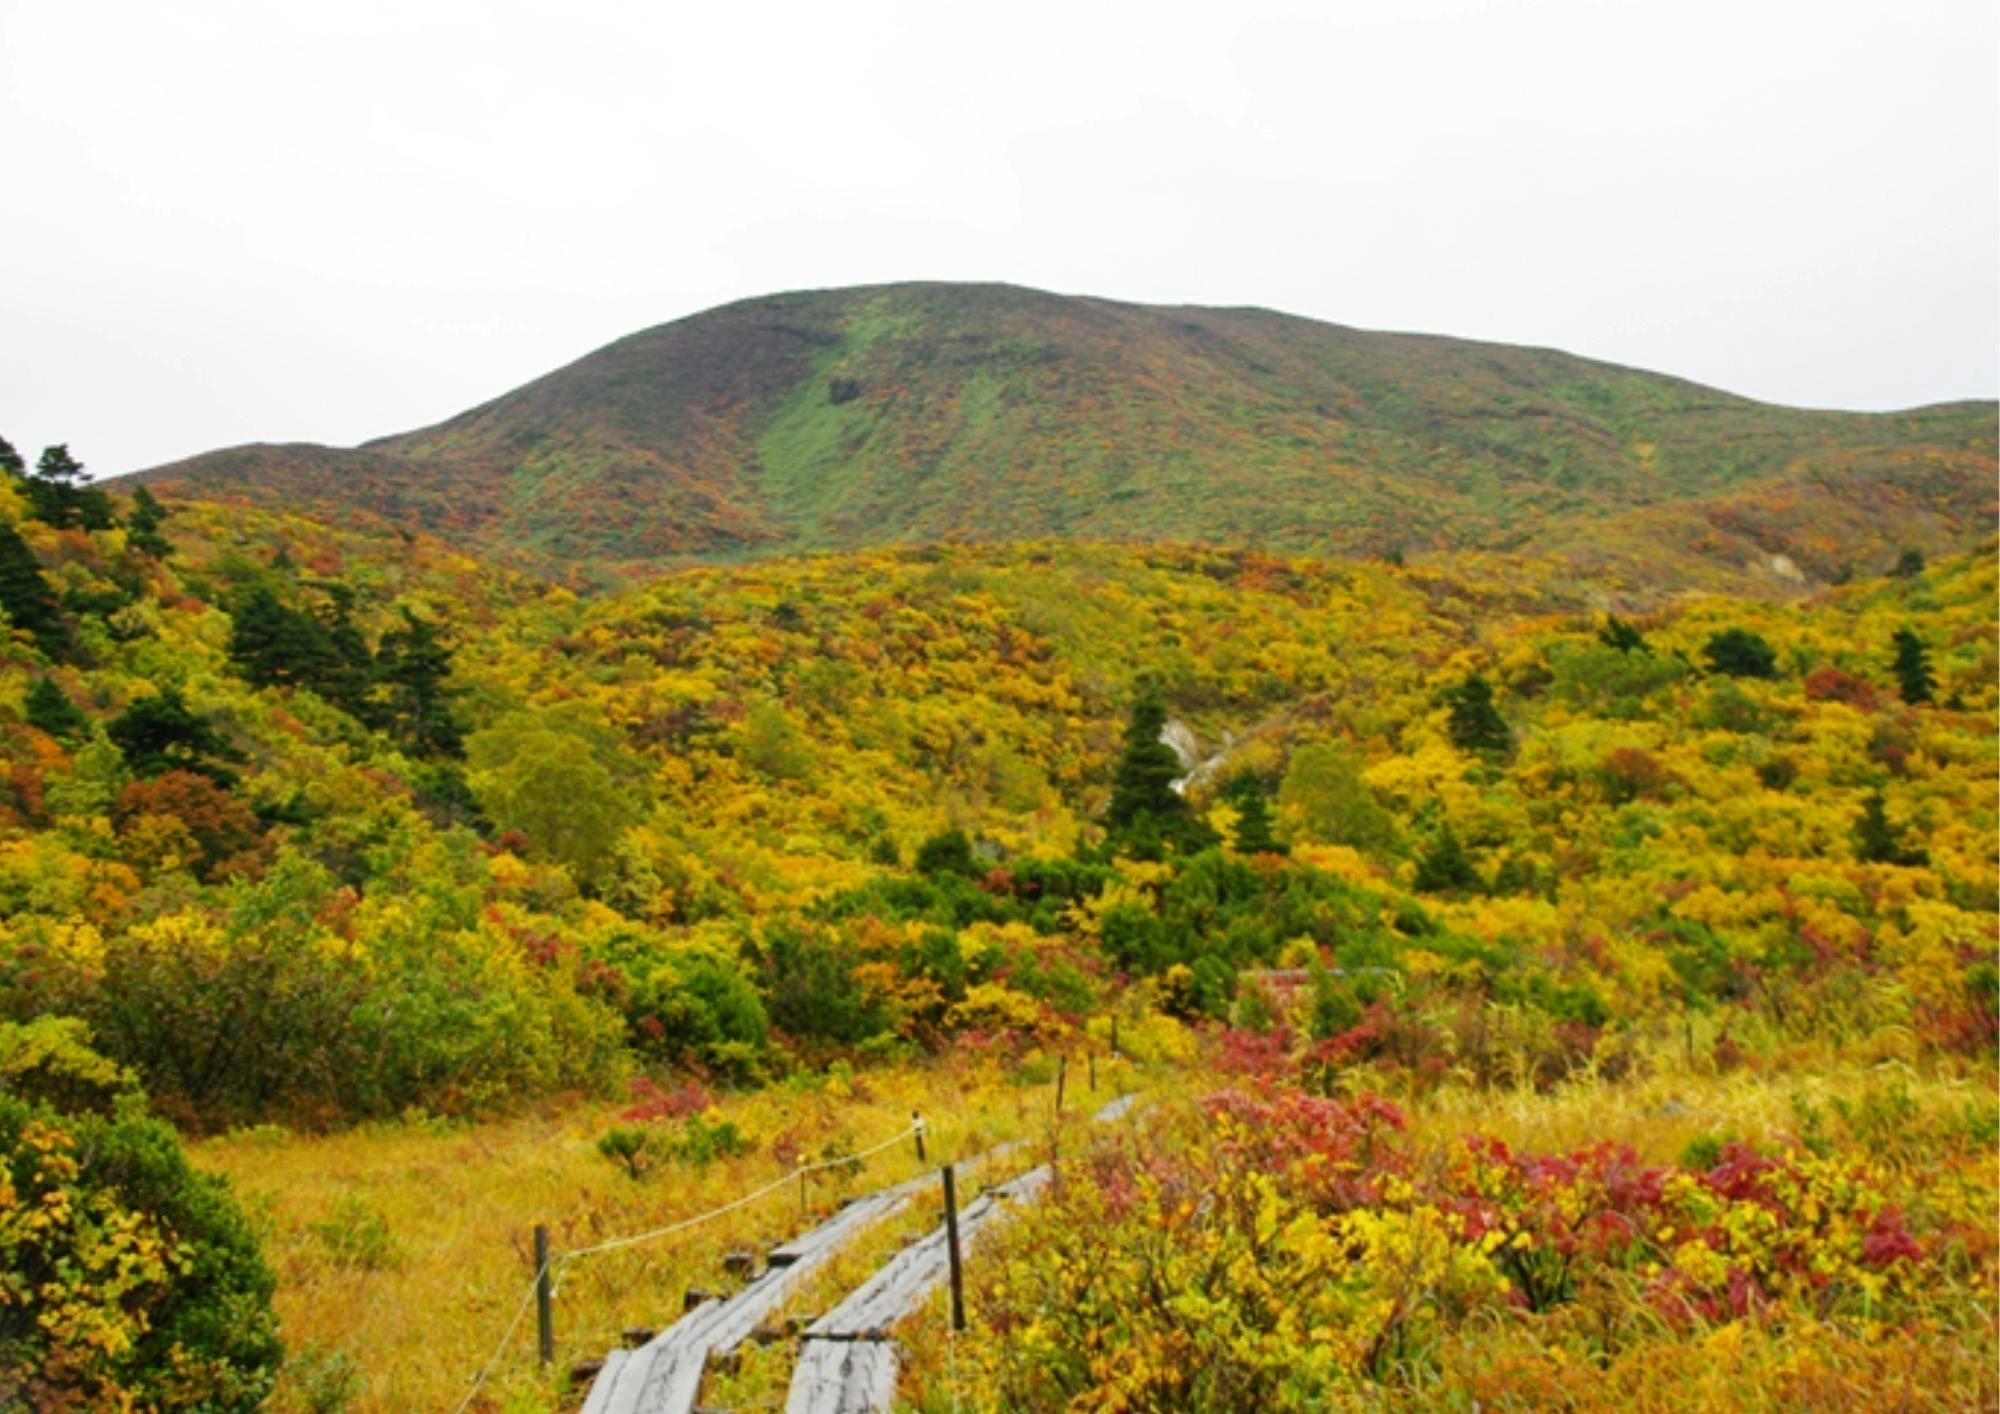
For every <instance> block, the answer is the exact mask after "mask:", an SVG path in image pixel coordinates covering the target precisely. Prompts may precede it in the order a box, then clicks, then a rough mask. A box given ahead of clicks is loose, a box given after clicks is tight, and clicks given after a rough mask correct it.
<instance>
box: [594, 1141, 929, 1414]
mask: <svg viewBox="0 0 2000 1414" xmlns="http://www.w3.org/2000/svg"><path fill="white" fill-rule="evenodd" d="M929 1181H930V1175H929V1174H925V1175H924V1176H923V1177H922V1178H918V1179H912V1180H911V1181H909V1182H908V1183H903V1184H899V1185H897V1186H896V1187H894V1188H888V1189H884V1190H882V1191H881V1192H879V1193H871V1194H869V1195H868V1196H866V1197H865V1198H857V1199H855V1200H854V1201H853V1202H852V1203H849V1204H848V1205H847V1206H846V1207H844V1208H842V1209H841V1210H840V1211H839V1212H837V1213H835V1214H834V1215H833V1216H832V1217H831V1218H828V1219H827V1220H826V1221H825V1222H823V1223H821V1224H820V1225H819V1226H818V1227H816V1228H814V1229H813V1230H812V1231H811V1232H808V1233H806V1234H805V1235H804V1236H802V1237H798V1238H794V1239H793V1240H792V1241H790V1242H788V1243H786V1244H785V1245H784V1246H782V1247H779V1248H777V1249H775V1250H774V1251H773V1252H772V1253H771V1257H770V1265H769V1266H768V1267H766V1268H765V1270H764V1272H763V1274H762V1275H761V1276H759V1277H757V1278H756V1279H755V1280H754V1281H752V1282H750V1284H749V1285H747V1286H745V1287H744V1288H743V1289H742V1290H741V1291H739V1292H737V1293H736V1294H735V1295H734V1296H731V1297H729V1298H728V1299H727V1300H723V1299H719V1298H718V1299H711V1300H708V1301H704V1302H702V1303H701V1304H700V1305H699V1306H696V1307H695V1308H694V1309H693V1310H691V1311H689V1312H688V1313H687V1314H686V1315H684V1316H682V1317H681V1319H680V1320H678V1321H676V1322H674V1324H673V1325H672V1326H670V1327H668V1328H667V1329H666V1330H664V1331H662V1332H661V1333H660V1334H659V1335H657V1336H655V1337H654V1338H653V1339H652V1340H650V1341H648V1342H646V1344H644V1345H642V1346H640V1347H639V1348H638V1349H637V1350H614V1351H612V1352H611V1354H610V1355H608V1356H606V1357H605V1361H604V1368H603V1369H601V1370H600V1371H598V1374H597V1379H596V1380H595V1381H594V1382H593V1383H592V1384H591V1387H590V1397H589V1399H587V1400H586V1401H585V1402H584V1406H583V1409H584V1414H686V1412H687V1411H688V1410H690V1409H692V1408H694V1402H695V1399H696V1397H697V1396H698V1395H699V1394H700V1392H701V1380H702V1375H703V1373H704V1372H705V1371H706V1370H707V1368H708V1357H709V1356H710V1355H712V1354H714V1353H716V1352H718V1351H723V1350H733V1349H735V1348H736V1347H737V1346H738V1345H741V1344H742V1343H743V1342H744V1341H746V1340H748V1339H749V1338H750V1334H751V1332H753V1331H755V1330H756V1329H757V1326H758V1323H759V1322H761V1321H763V1320H764V1318H765V1317H766V1316H769V1315H770V1314H771V1313H772V1312H773V1311H775V1310H777V1309H778V1307H780V1306H781V1305H783V1304H784V1301H785V1298H786V1297H787V1296H789V1295H791V1293H792V1291H793V1290H794V1289H795V1288H796V1287H798V1286H799V1285H800V1284H801V1283H803V1282H804V1281H805V1279H806V1278H807V1277H808V1276H810V1275H811V1274H812V1273H813V1272H814V1271H816V1270H817V1269H818V1268H820V1267H821V1266H823V1265H824V1264H825V1263H826V1262H827V1261H828V1260H830V1259H831V1258H832V1257H833V1255H834V1254H835V1253H836V1252H838V1251H839V1250H840V1248H842V1247H843V1246H845V1245H846V1244H847V1243H848V1242H849V1241H851V1240H852V1239H853V1238H855V1237H857V1236H859V1235H860V1234H861V1232H862V1231H863V1230H864V1229H865V1228H867V1227H869V1226H870V1225H871V1224H873V1223H875V1222H877V1221H878V1220H880V1219H882V1218H885V1217H887V1216H888V1215H889V1214H890V1213H893V1212H895V1211H896V1210H898V1209H900V1208H902V1207H903V1206H904V1205H905V1204H907V1203H908V1202H909V1201H910V1199H911V1198H913V1197H914V1196H916V1194H917V1192H918V1191H919V1190H920V1189H922V1188H923V1187H924V1186H925V1184H927V1183H928V1182H929Z"/></svg>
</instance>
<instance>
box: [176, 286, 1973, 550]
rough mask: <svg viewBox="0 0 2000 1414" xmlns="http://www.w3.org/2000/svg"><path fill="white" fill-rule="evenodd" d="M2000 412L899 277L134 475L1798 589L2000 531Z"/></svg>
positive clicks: (847, 531)
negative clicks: (390, 419)
mask: <svg viewBox="0 0 2000 1414" xmlns="http://www.w3.org/2000/svg"><path fill="white" fill-rule="evenodd" d="M1993 427H1994V409H1993V405H1992V404H1989V403H1956V404H1946V405H1940V406H1936V407H1930V408H1922V409H1917V410H1913V411H1910V412H1903V413H1891V414H1859V413H1835V412H1808V411H1800V410H1794V409H1787V408H1779V407H1773V406H1770V405H1767V404H1761V403H1757V402H1753V401H1750V400H1748V399H1745V398H1740V397H1735V396H1732V395H1730V394H1727V393H1722V392H1718V391H1716V390H1714V389H1710V388H1704V387H1701V386H1698V385H1696V384H1693V383H1688V382H1685V381H1682V380H1680V379H1676V378H1670V377H1664V376H1660V375H1657V374H1651V373H1645V372H1639V371H1636V370H1632V369H1626V368H1620V367H1616V366H1613V365H1610V364H1604V363H1596V362H1592V361H1590V360H1588V359H1583V358H1578V357H1575V356H1572V355H1570V354H1565V353H1560V352H1555V351H1552V350H1544V349H1527V348H1515V347H1510V346H1506V345H1498V344H1483V343H1475V342H1469V341H1466V340H1460V339H1450V338H1439V337H1432V336H1425V335H1412V334H1387V333H1374V332H1368V331H1363V330H1357V329H1350V328H1345V327H1342V326H1339V325H1333V324H1325V323H1320V322H1318V321H1315V320H1310V319H1302V318H1298V317H1294V316H1290V315H1284V314H1277V313H1273V312H1270V311H1267V310H1260V309H1210V308H1198V307H1181V306H1151V305H1133V304H1121V303H1116V302H1113V301H1110V300H1101V299H1087V298H1075V297H1068V296H1061V295H1053V294H1046V293H1042V292H1040V291H1035V290H1027V289H1020V288H1016V287H1012V286H1006V285H962V284H905V285H886V286H874V287H866V288H856V289H845V290H824V291H812V292H805V293H797V294H784V295H775V296H771V297H769V298H763V299H753V300H746V301H743V302H741V303H737V304H731V305H726V306H723V307H721V308H718V309H713V310H709V311H707V312H705V313H701V314H697V315H693V316H691V317H689V318H686V319H681V320H677V321H675V322H673V323H671V324H663V325H660V326H658V327H656V328H653V329H648V330H645V331H644V332H642V333H638V334H634V335H631V336H630V337H628V338H625V339H621V340H619V341H618V342H616V343H614V344H611V345H609V346H607V347H605V348H603V349H600V350H598V351H597V352H595V353H592V354H590V355H588V356H586V357H584V358H582V359H579V360H578V361H577V362H575V363H572V364H570V365H569V366H567V367H565V368H562V369H558V370H557V371H555V372H553V373H550V374H548V375H547V376H545V377H543V378H539V379H537V380H536V381H534V382H532V383H529V384H528V385H526V386H525V387H522V388H519V389H516V390H515V391H513V392H511V393H508V394H506V395H504V396H502V397H499V398H496V399H494V400H493V401H491V402H489V403H485V404H483V405H481V406H479V407H476V408H473V409H471V410H470V411H468V412H464V413H461V414H459V415H458V416H457V417H454V418H451V419H450V420H448V421H446V422H442V423H439V424H438V425H437V426H435V427H428V428H424V429H422V430H419V431H415V432H408V433H404V434H401V435H399V436H393V437H386V438H382V439H380V440H378V441H374V442H370V443H368V444H366V445H365V446H363V447H361V448H359V449H352V450H346V449H336V448H327V447H317V446H303V445H295V446H262V445H259V446H250V447H239V448H233V449H230V450H227V451H221V452H213V453H209V454H207V455H204V456H199V457H195V458H193V459H191V460H188V461H183V462H178V463H174V464H172V465H170V466H166V467H160V468H156V469H154V470H152V471H150V472H145V473H141V475H142V476H144V477H146V478H147V479H151V480H164V481H169V482H173V483H178V484H179V485H180V486H181V488H182V489H184V490H186V491H188V492H191V493H194V494H199V495H210V496H212V495H217V494H224V495H230V494H242V495H249V496H254V497H257V498H259V499H276V500H280V501H285V502H292V503H298V504H302V505H303V506H305V507H306V508H318V509H321V510H337V511H341V512H350V513H351V512H354V511H362V512H370V513H375V514H379V515H383V516H386V517H391V518H394V519H395V520H397V521H399V522H401V523H405V524H415V525H417V526H419V527H422V528H425V529H429V530H433V531H436V532H439V533H441V534H444V535H446V536H450V537H453V538H457V539H460V540H463V541H466V542H469V543H472V544H475V545H477V546H479V547H481V548H484V549H487V550H497V551H509V552H514V553H517V554H523V555H526V556H528V557H532V558H534V559H537V560H542V561H544V562H547V561H550V560H557V559H560V560H571V561H576V560H584V561H592V562H601V563H614V564H623V565H627V566H636V565H643V564H650V563H659V562H664V561H670V560H675V559H681V558H690V557H702V558H712V557H719V556H731V557H733V556H740V555H744V554H769V553H783V552H788V551H796V550H808V549H835V548H851V547H857V546H863V545H869V544H879V543H885V542H895V541H923V540H939V539H949V538H961V539H978V540H1016V539H1028V538H1038V537H1071V538H1077V537H1085V538H1096V539H1127V540H1131V539H1176V540H1209V541H1220V542H1227V543H1234V544H1247V545H1255V546H1259V547H1265V548H1271V549H1279V550H1289V551H1327V552H1340V553H1376V554H1379V553H1386V552H1392V551H1404V550H1421V549H1433V548H1436V549H1444V548H1467V547H1477V548H1491V549H1516V550H1520V549H1530V550H1545V551H1552V552H1568V553H1571V554H1575V555H1579V556H1583V557H1586V558H1591V559H1595V560H1598V561H1614V562H1621V563H1624V564H1626V565H1628V566H1634V567H1636V566H1640V565H1642V564H1643V565H1650V566H1653V567H1654V568H1655V569H1656V570H1659V569H1661V568H1662V567H1668V566H1672V565H1675V564H1679V565H1681V566H1682V567H1683V568H1685V567H1687V566H1690V565H1693V566H1700V565H1703V564H1706V565H1708V566H1710V567H1715V566H1721V567H1725V568H1726V569H1728V570H1729V571H1731V572H1741V571H1743V570H1745V568H1746V567H1747V568H1748V569H1749V570H1752V571H1755V572H1758V573H1768V574H1769V575H1772V576H1775V577H1776V578H1777V579H1779V580H1784V579H1800V578H1802V577H1804V576H1806V575H1808V574H1815V575H1830V574H1832V573H1835V572H1836V571H1837V569H1838V567H1839V566H1840V565H1841V564H1842V563H1843V562H1849V561H1856V560H1859V561H1863V562H1866V561H1867V560H1869V559H1870V558H1873V557H1879V556H1881V555H1883V554H1886V553H1889V552H1890V551H1891V550H1892V549H1893V548H1894V547H1895V546H1896V545H1899V544H1903V543H1909V544H1921V545H1926V546H1937V545H1942V544H1948V543H1952V542H1956V541H1960V540H1963V539H1965V538H1967V537H1968V536H1970V535H1972V534H1975V533H1978V532H1980V531H1982V530H1983V529H1985V528H1987V527H1989V526H1990V524H1991V520H1992V515H1993V502H1994V495H1993V488H1994V475H1995V465H1996V462H1995V445H1994V432H1993ZM1651 577H1659V576H1658V575H1655V576H1651ZM1666 577H1670V578H1680V579H1682V580H1685V579H1687V578H1688V577H1689V575H1688V574H1679V575H1672V574H1668V575H1667V576H1666ZM1694 577H1696V578H1699V577H1700V576H1699V575H1698V574H1696V575H1694Z"/></svg>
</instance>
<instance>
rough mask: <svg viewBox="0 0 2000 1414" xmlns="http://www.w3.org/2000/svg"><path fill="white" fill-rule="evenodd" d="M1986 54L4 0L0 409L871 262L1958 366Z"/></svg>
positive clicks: (440, 342) (305, 388) (19, 431)
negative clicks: (4, 205) (4, 204)
mask: <svg viewBox="0 0 2000 1414" xmlns="http://www.w3.org/2000/svg"><path fill="white" fill-rule="evenodd" d="M1997 76H2000V7H1996V6H1995V5H1994V4H1993V3H1992V0H1968V3H1956V0H1906V3H1901V4H1897V5H1883V4H1881V3H1879V0H1877V3H1870V4H1866V5H1862V4H1850V3H1844V0H1807V2H1806V3H1762V2H1761V0H1733V3H1719V4H1711V3H1691V2H1690V0H1677V3H1673V4H1665V3H1658V4H1626V3H1617V0H1579V2H1578V3H1539V2H1535V3H1531V2H1529V0H1521V2H1520V3H1507V4H1477V3H1469V0H1324V3H1317V4H1280V3H1263V0H1256V3H1249V2H1247V0H1212V2H1211V3H1208V4H1202V5H1179V4H1168V3H1162V0H1149V3H1131V4H1126V3H1096V4H1093V3H1089V0H1069V2H1068V3H1059V4H1039V3H1007V4H983V5H978V6H972V5H963V4H952V3H949V0H924V3H917V4H909V5H897V4H882V3H874V2H873V0H816V3H811V4H798V5H770V4H755V3H743V0H736V3H729V0H719V2H718V0H710V3H702V4H691V3H671V2H670V0H653V3H646V4H629V5H612V4H593V3H579V0H568V3H563V4H535V3H504V2H503V0H465V3H425V0H397V2H396V3H387V4H377V3H371V0H339V2H338V3H310V4H309V3H297V0H244V3H214V0H173V3H161V0H144V3H117V4H113V3H96V2H95V0H38V2H37V3H28V2H27V0H0V173H4V174H5V178H6V183H7V192H8V199H7V212H6V216H5V218H4V223H0V435H4V436H5V437H7V438H8V439H9V440H11V441H13V442H14V443H15V444H16V445H17V446H19V447H21V448H22V449H23V450H24V451H25V452H27V454H28V455H29V457H30V459H32V458H33V456H34V454H35V452H36V451H38V450H39V448H40V447H42V446H43V445H44V444H46V443H48V442H53V441H67V442H69V443H70V444H71V447H72V450H73V451H74V452H75V453H76V455H77V456H79V457H80V458H82V459H83V460H84V461H85V462H86V463H88V464H89V465H90V466H91V468H92V469H93V470H94V471H96V472H99V473H111V472H116V471H124V470H131V469H134V468H137V467H141V466H148V465H152V464H155V463H157V462H160V461H165V460H169V459H172V458H175V457H179V456H183V455H187V454H190V453H193V452H197V451H201V450H205V449H208V448H211V447H217V446H223V445H228V444H232V443H238V442H246V441H254V440H312V441H325V442H333V443H353V442H356V441H360V440H362V439H364V438H367V437H371V436H376V435H380V434H384V433H389V432H395V431H401V430H404V429H406V428H410V427H414V426H419V425H422V424H425V423H429V422H433V421H436V420H438V419H439V418H442V417H445V416H447V415H449V414H451V413H453V412H456V411H458V410H460V409H462V408H464V407H466V406H468V405H470V404H472V403H475V402H479V401H483V400H484V399H486V398H488V397H491V396H493V395H495V394H498V393H500V392H503V391H505V390H506V389H508V388H510V387H513V386H515V385H517V384H519V383H522V382H524V381H526V380H527V379H529V378H532V377H534V376H536V375H537V374H540V373H542V372H545V371H547V370H548V369H550V368H553V367H555V366H557V365H559V364H562V363H566V362H568V361H570V360H571V359H573V358H576V357H578V356H580V355H582V354H584V353H586V352H588V351H589V350H590V349H592V348H594V347H596V346H598V345H600V344H602V343H605V342H607V341H609V340H610V339H612V338H615V337H617V336H619V335H621V334H625V333H628V332H631V331H632V330H635V329H639V328H643V327H645V326H647V325H651V324H656V323H660V322H662V321H665V320H669V319H673V318H677V317H679V316H681V315H684V314H689V313H692V312H694V311H696V310H699V309H703V308H706V307H708V306H710V305H714V304H720V303H724V302H727V301H730V300H734V299H739V298H743V297H746V296H751V295H758V294H765V293H769V292H772V291H776V290H784V289H797V288H801V287H807V286H824V285H845V284H856V283H863V282H874V281H886V280H899V279H916V278H929V279H968V280H1006V281H1012V282H1015V283H1019V284H1026V285H1034V286H1039V287H1042V288H1045V289H1052V290H1058V291H1064V292H1069V293H1080V294H1097V295H1106V296H1111V297H1114V298H1121V299H1132V300H1142V301H1150V302H1161V303H1202V304H1255V305H1265V306H1269V307H1272V308H1276V309H1282V310H1287V311H1290V312H1293V313H1298V314H1305V315H1311V316H1314V317H1317V318H1322V319H1328V320H1333V321H1336V322H1339V323H1345V324H1355V325H1361V326H1364V327H1371V328H1393V329H1415V330H1425V331H1434V332H1440V333H1450V334H1460V335H1466V336H1471V337H1477V338H1487V339H1496V340H1502V341H1506V342H1510V343H1530V344H1549V345H1555V346H1557V347H1561V348H1565V349H1570V350H1572V351H1574V352H1577V353H1581V354H1585V355H1589V356H1593V357H1598V358H1605V359H1610V360H1613V361H1616V362H1622V363H1629V364H1635V365H1639V366H1642V367H1647V368H1654V369H1659V370H1663V371H1666V372H1671V373H1676V374H1680V375H1683V376H1686V377H1690V378H1695V379H1698V380H1700V381H1703V382H1707V383H1712V384H1716V385H1718V386H1721V387H1724V388H1728V389H1731V390H1734V391H1737V392H1741V393H1746V394H1749V395H1752V396H1755V397H1760V398H1765V399H1770V400H1772V401H1779V402H1788V403H1798V404H1805V405H1811V406H1823V407H1850V408H1889V407H1902V406H1908V405H1911V404H1916V403H1923V402H1932V401H1939V400H1943V399H1947V398H1957V397H1991V396H1993V395H1994V394H1995V393H1996V391H2000V81H1996V78H1997Z"/></svg>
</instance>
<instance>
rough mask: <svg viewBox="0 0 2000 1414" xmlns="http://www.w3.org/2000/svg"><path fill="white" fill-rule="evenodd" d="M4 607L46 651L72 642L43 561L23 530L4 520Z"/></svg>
mask: <svg viewBox="0 0 2000 1414" xmlns="http://www.w3.org/2000/svg"><path fill="white" fill-rule="evenodd" d="M0 609H5V610H6V611H7V618H8V620H9V621H10V622H11V623H12V624H13V625H14V627H15V628H18V629H26V630H27V631H28V632H29V633H31V634H33V635H34V636H35V641H36V642H37V643H39V644H40V645H41V646H42V651H43V652H45V653H49V654H51V655H53V654H57V653H60V652H61V651H62V650H63V649H64V648H66V647H68V645H69V631H68V629H67V628H66V627H65V626H64V624H63V621H62V618H61V617H60V616H59V615H58V614H57V612H56V596H55V592H54V591H53V590H52V589H50V588H49V582H48V580H46V579H44V578H43V577H42V566H41V563H40V562H39V561H38V560H36V559H35V552H34V551H33V550H30V549H29V548H28V542H27V541H25V540H23V539H22V538H21V534H20V532H19V531H17V530H15V529H14V527H13V526H11V525H9V524H7V523H6V522H4V521H0Z"/></svg>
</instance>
